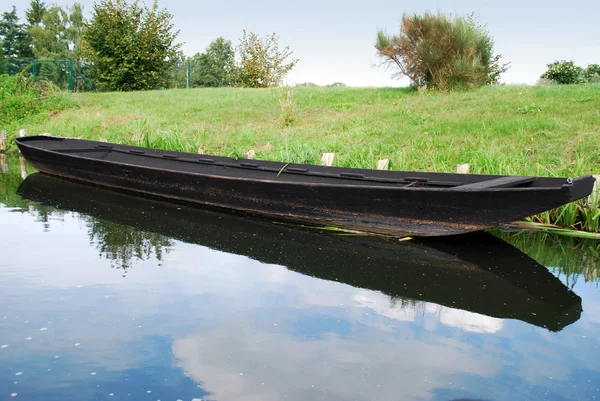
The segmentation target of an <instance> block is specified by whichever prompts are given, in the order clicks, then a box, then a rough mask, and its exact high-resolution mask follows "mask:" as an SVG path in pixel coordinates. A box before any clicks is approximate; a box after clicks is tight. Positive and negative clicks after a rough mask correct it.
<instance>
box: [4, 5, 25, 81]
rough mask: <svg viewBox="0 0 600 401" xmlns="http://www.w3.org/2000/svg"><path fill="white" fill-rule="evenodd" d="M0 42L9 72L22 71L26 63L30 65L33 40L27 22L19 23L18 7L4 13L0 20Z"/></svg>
mask: <svg viewBox="0 0 600 401" xmlns="http://www.w3.org/2000/svg"><path fill="white" fill-rule="evenodd" d="M0 43H1V44H2V53H3V56H4V63H5V68H6V71H7V72H8V73H9V74H16V73H17V72H20V71H21V70H22V68H23V66H24V65H28V64H29V62H30V60H27V59H30V58H31V57H33V53H32V51H31V40H30V37H29V34H28V32H27V27H26V26H25V24H19V17H18V15H17V8H16V7H15V6H13V8H12V11H8V12H4V13H2V19H1V20H0Z"/></svg>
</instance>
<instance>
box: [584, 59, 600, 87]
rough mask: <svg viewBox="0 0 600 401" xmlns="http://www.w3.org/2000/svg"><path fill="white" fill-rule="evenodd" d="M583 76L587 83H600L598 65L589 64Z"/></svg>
mask: <svg viewBox="0 0 600 401" xmlns="http://www.w3.org/2000/svg"><path fill="white" fill-rule="evenodd" d="M583 78H584V79H585V82H588V83H600V65H599V64H589V65H588V66H587V68H586V69H585V71H584V72H583Z"/></svg>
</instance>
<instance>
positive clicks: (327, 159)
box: [321, 153, 335, 167]
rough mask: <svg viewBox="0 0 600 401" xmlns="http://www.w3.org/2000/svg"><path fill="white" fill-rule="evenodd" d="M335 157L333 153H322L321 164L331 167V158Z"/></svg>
mask: <svg viewBox="0 0 600 401" xmlns="http://www.w3.org/2000/svg"><path fill="white" fill-rule="evenodd" d="M334 158H335V153H323V156H322V157H321V164H322V165H324V166H328V167H331V166H333V159H334Z"/></svg>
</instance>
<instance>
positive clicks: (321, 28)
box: [0, 0, 600, 86]
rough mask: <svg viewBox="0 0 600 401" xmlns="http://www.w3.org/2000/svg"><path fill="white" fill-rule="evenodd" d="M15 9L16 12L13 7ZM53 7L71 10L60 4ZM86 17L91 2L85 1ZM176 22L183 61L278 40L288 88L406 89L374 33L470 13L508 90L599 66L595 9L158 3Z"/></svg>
mask: <svg viewBox="0 0 600 401" xmlns="http://www.w3.org/2000/svg"><path fill="white" fill-rule="evenodd" d="M17 3H18V4H17ZM56 3H57V4H59V5H68V4H72V2H71V1H66V0H60V1H57V2H56ZM81 3H82V4H83V5H84V12H85V13H86V14H87V15H88V16H89V15H90V13H91V11H92V6H93V3H94V2H93V0H83V1H81ZM12 4H17V6H18V7H19V14H20V15H23V14H24V9H25V8H26V6H25V4H26V3H25V1H23V0H20V1H19V2H16V1H15V0H0V10H8V9H9V8H10V7H11V6H12ZM159 6H160V7H164V8H167V9H168V10H169V11H170V12H171V13H172V14H173V15H174V23H175V27H176V29H178V30H179V31H180V36H179V40H180V41H181V42H185V44H184V46H183V51H184V52H185V53H186V54H187V55H192V54H194V53H196V52H201V51H203V50H204V49H205V48H206V46H207V45H208V44H209V43H210V42H211V41H212V40H213V39H215V38H216V37H218V36H223V37H225V38H226V39H229V40H232V42H233V43H234V44H237V43H238V39H239V38H240V37H241V33H242V30H243V29H246V30H248V31H252V32H255V33H258V34H260V35H268V34H270V33H271V32H276V33H277V35H278V36H279V38H280V44H281V45H282V46H285V45H288V46H290V49H291V50H292V51H293V52H294V56H295V57H298V58H299V59H300V62H299V63H298V65H297V67H296V68H295V69H294V70H293V71H292V72H291V73H290V75H289V76H288V82H289V83H299V82H307V81H310V82H315V83H318V84H328V83H333V82H336V81H341V82H344V83H346V84H347V85H352V86H404V85H406V84H407V83H408V82H407V81H406V80H400V81H398V80H395V79H392V78H391V73H392V71H388V70H385V69H384V68H381V67H376V66H375V65H376V64H378V63H379V61H380V60H379V59H378V58H377V57H376V54H375V49H374V47H373V43H374V38H375V35H376V32H377V29H379V28H381V29H385V30H387V31H388V32H389V33H392V32H398V31H399V24H400V18H401V16H402V13H403V12H409V13H423V12H424V11H428V10H429V11H436V10H440V11H442V12H445V13H453V14H468V13H471V12H474V13H475V14H476V16H477V17H478V20H479V21H480V22H482V23H485V24H486V25H487V27H488V30H489V31H490V33H491V35H492V36H493V37H494V40H495V43H496V46H495V49H496V53H500V54H502V55H503V59H504V60H505V61H506V62H510V63H511V68H510V70H509V71H508V72H507V73H506V74H505V75H504V77H503V81H504V82H506V83H526V84H533V83H535V81H536V80H537V79H538V78H539V76H540V75H541V74H542V73H543V72H544V71H545V69H546V64H548V63H550V62H552V61H554V60H558V59H566V60H573V61H575V63H577V64H579V65H582V66H587V64H589V63H600V24H599V23H598V22H597V16H598V15H599V14H600V2H597V1H591V0H583V1H580V2H573V3H571V2H564V1H561V2H552V1H539V0H535V1H527V2H524V1H515V0H507V1H504V2H489V3H488V2H482V1H475V0H457V1H452V2H449V1H448V2H440V1H431V0H423V1H420V2H402V1H390V0H380V1H361V2H356V1H350V2H349V1H340V0H334V1H327V2H323V1H315V0H304V1H288V2H282V1H274V0H258V1H241V0H222V1H219V2H191V1H176V0H172V1H169V2H166V1H164V0H163V1H160V2H159Z"/></svg>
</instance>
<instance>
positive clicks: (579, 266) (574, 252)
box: [495, 232, 600, 288]
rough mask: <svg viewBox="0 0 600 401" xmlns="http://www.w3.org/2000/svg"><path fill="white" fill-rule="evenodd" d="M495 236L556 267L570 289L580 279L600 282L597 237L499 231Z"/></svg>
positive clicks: (555, 270)
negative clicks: (586, 237) (584, 237)
mask: <svg viewBox="0 0 600 401" xmlns="http://www.w3.org/2000/svg"><path fill="white" fill-rule="evenodd" d="M495 235H497V236H498V237H500V238H501V239H503V240H505V241H507V242H509V243H510V244H512V245H513V246H514V247H516V248H517V249H519V250H521V251H522V252H524V253H526V254H527V255H528V256H530V257H531V258H533V259H534V260H535V261H537V262H538V263H539V264H541V265H543V266H546V267H548V268H550V269H551V270H553V271H554V272H555V273H557V275H558V277H559V278H560V277H561V276H562V277H564V279H565V281H566V283H567V285H569V286H570V287H571V288H572V287H573V286H574V285H575V284H576V283H577V281H578V280H580V279H583V280H584V281H585V282H595V283H600V244H599V243H598V241H597V240H593V239H582V238H574V237H571V238H568V237H563V236H557V235H554V234H553V233H544V232H536V233H532V232H497V233H495Z"/></svg>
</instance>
